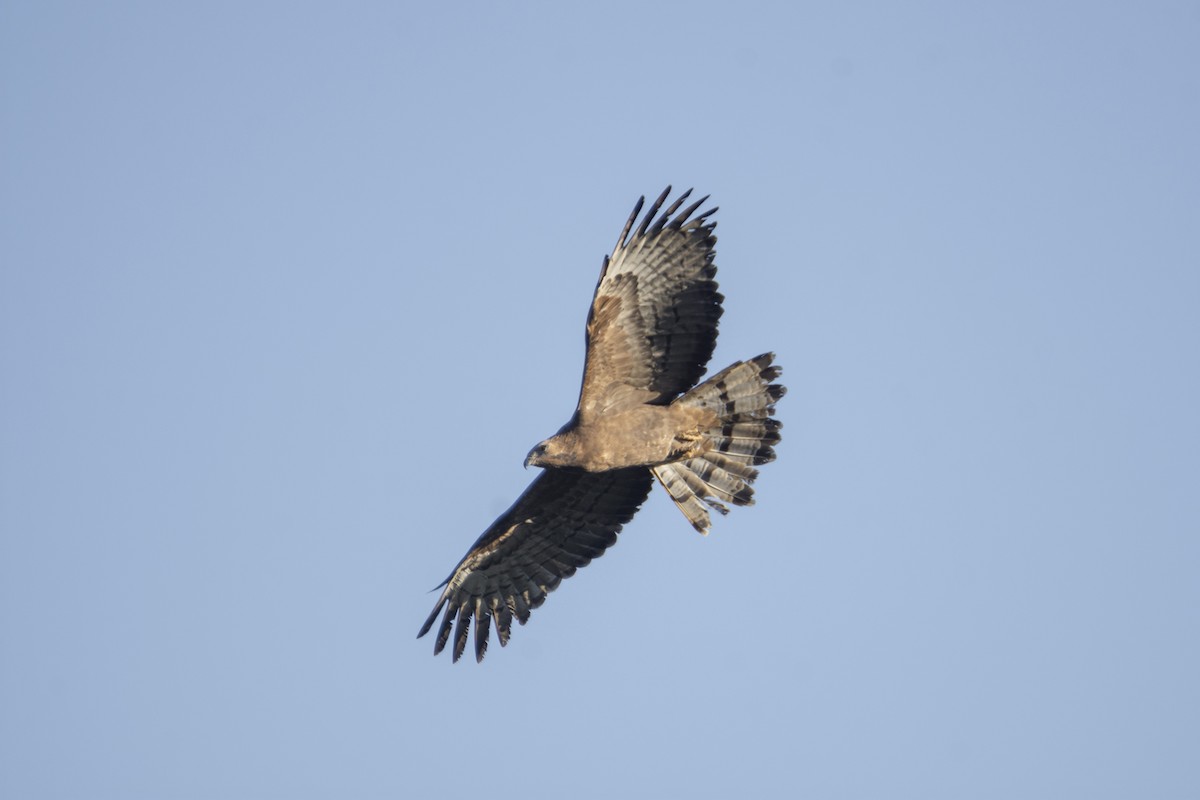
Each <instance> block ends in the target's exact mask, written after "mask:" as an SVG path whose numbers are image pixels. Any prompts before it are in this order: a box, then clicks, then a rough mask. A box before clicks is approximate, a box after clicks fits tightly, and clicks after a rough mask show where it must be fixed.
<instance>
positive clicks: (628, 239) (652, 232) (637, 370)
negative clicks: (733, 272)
mask: <svg viewBox="0 0 1200 800" xmlns="http://www.w3.org/2000/svg"><path fill="white" fill-rule="evenodd" d="M670 193H671V187H669V186H668V187H667V189H666V191H664V192H663V193H662V194H661V195H659V196H658V199H657V200H655V201H654V202H653V203H652V204H651V205H650V207H649V208H648V209H647V210H646V213H645V215H644V216H642V218H641V222H640V223H638V224H637V228H636V230H635V229H634V225H635V223H637V218H638V215H639V214H640V213H641V211H642V207H643V205H644V203H645V198H641V199H639V200H638V202H637V204H636V205H635V206H634V209H633V213H632V214H631V215H630V216H629V219H628V220H627V221H626V222H625V226H624V228H622V230H621V237H620V238H619V239H618V240H617V244H616V246H615V247H614V248H613V253H612V255H611V256H610V257H608V258H606V259H605V260H604V267H603V269H602V270H601V273H600V280H599V282H598V283H597V284H596V294H595V297H594V298H593V300H592V308H591V311H590V312H589V314H588V324H587V356H586V362H585V364H584V371H583V385H582V387H581V389H580V392H579V407H578V414H579V417H580V420H581V421H583V422H586V421H587V420H589V419H594V418H595V417H596V416H598V415H600V414H603V413H605V412H606V411H610V410H613V409H615V408H621V407H626V406H628V405H633V404H637V403H653V404H666V403H669V402H671V400H672V399H674V398H675V396H676V395H678V394H679V393H681V392H685V391H687V390H688V389H691V388H692V387H693V386H694V385H695V384H696V382H697V381H698V380H699V379H700V377H701V376H702V375H703V374H704V371H705V368H706V365H707V364H708V360H709V359H710V358H711V357H712V353H713V349H714V348H715V347H716V343H717V322H718V320H720V318H721V312H722V309H721V301H722V300H723V299H724V298H723V297H722V296H721V294H720V293H719V292H718V291H717V282H716V280H715V276H716V273H717V268H716V265H715V264H714V263H713V259H714V256H715V249H714V248H715V247H716V242H717V237H716V236H715V234H714V233H713V231H714V229H715V228H716V223H715V222H712V221H710V220H709V217H711V216H712V214H713V213H714V212H715V211H716V209H715V208H711V209H708V210H706V211H704V212H703V213H701V214H699V215H698V216H695V217H693V216H692V215H693V214H695V213H696V212H697V211H698V210H699V209H700V207H701V206H702V205H704V203H705V202H706V201H707V200H708V198H707V197H702V198H700V199H699V200H697V201H695V202H693V203H691V204H690V205H689V206H687V207H686V208H684V209H683V210H682V211H680V210H679V209H680V207H681V206H682V205H683V203H684V201H685V200H687V199H688V198H689V197H690V196H691V190H690V189H689V190H688V191H686V192H684V193H683V194H682V195H680V196H679V197H678V198H676V199H675V201H674V202H673V203H671V204H670V205H669V206H668V207H667V208H666V209H665V210H662V208H663V203H664V202H666V199H667V197H668V196H669V195H670ZM631 230H633V234H632V235H630V231H631Z"/></svg>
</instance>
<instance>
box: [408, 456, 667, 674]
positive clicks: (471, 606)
mask: <svg viewBox="0 0 1200 800" xmlns="http://www.w3.org/2000/svg"><path fill="white" fill-rule="evenodd" d="M651 482H652V477H651V474H650V472H649V470H646V469H644V468H642V467H636V468H633V469H624V470H615V471H612V472H600V473H590V472H582V471H574V470H557V469H554V470H545V471H543V472H542V474H541V475H539V476H538V477H537V478H535V479H534V481H533V483H531V484H530V485H529V488H528V489H526V490H525V492H524V494H522V495H521V497H520V498H519V499H518V500H517V502H516V503H514V504H513V506H512V508H510V509H509V510H508V511H506V512H504V513H503V514H501V515H500V518H499V519H497V520H496V521H495V522H494V523H492V525H491V527H489V528H488V529H487V530H486V531H484V533H483V535H482V536H480V537H479V540H478V541H476V542H475V544H474V545H473V546H472V547H471V549H470V550H469V551H468V552H467V554H466V555H465V556H464V557H463V559H462V561H460V562H459V564H458V566H457V567H456V568H455V570H454V572H453V573H451V575H450V577H449V578H447V579H446V581H445V583H443V587H444V588H443V589H442V593H441V596H440V597H439V598H438V602H437V605H436V606H435V607H434V609H433V611H432V613H430V615H429V618H428V619H427V620H425V624H424V625H422V626H421V630H420V632H419V633H418V634H417V637H418V638H420V637H422V636H424V635H425V634H426V633H428V632H429V630H430V629H431V628H432V627H433V624H434V622H435V621H436V620H437V618H438V615H439V614H441V615H442V622H441V626H440V628H439V629H438V635H437V638H436V640H435V641H434V646H433V652H434V653H435V654H436V653H440V652H441V651H442V649H443V648H444V647H445V646H446V644H447V643H448V642H449V641H450V638H451V634H453V639H454V643H453V648H452V653H453V658H454V660H455V661H457V660H458V659H459V658H460V657H461V656H462V654H463V653H464V652H465V651H466V647H467V640H468V638H469V630H470V628H471V626H472V622H474V627H475V659H476V660H477V661H482V660H483V656H484V654H485V653H486V651H487V644H488V631H489V628H490V627H491V625H492V623H493V621H494V623H495V627H496V629H497V636H498V637H499V639H500V644H501V645H504V644H507V643H508V637H509V634H510V632H511V625H512V619H513V617H516V619H517V621H518V622H519V623H521V624H522V625H524V624H525V622H526V621H528V619H529V612H530V609H533V608H537V607H538V606H540V605H541V604H542V603H543V602H544V601H545V599H546V595H547V593H549V592H551V591H553V590H554V589H555V587H557V586H558V584H559V583H561V582H562V580H563V579H564V578H569V577H570V576H572V575H574V574H575V571H576V570H577V569H579V568H580V567H584V566H587V565H588V564H589V563H591V561H592V559H594V558H598V557H599V556H601V555H603V554H604V551H605V550H606V549H608V548H609V547H611V546H612V545H613V544H614V543H615V542H616V540H617V533H618V532H619V531H620V530H621V526H622V525H624V524H625V523H626V522H629V520H630V519H632V518H633V515H634V513H635V512H636V511H637V510H638V508H639V507H640V506H641V504H642V503H643V502H644V501H645V499H646V495H647V494H649V492H650V487H651ZM472 618H473V619H472Z"/></svg>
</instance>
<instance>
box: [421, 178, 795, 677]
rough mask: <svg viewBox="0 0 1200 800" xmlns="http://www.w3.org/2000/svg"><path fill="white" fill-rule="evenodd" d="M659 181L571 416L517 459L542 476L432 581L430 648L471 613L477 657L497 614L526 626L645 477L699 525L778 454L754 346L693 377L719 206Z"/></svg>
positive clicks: (711, 305)
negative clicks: (438, 585)
mask: <svg viewBox="0 0 1200 800" xmlns="http://www.w3.org/2000/svg"><path fill="white" fill-rule="evenodd" d="M670 193H671V188H670V187H667V189H666V191H664V192H663V193H662V194H661V195H660V196H659V198H658V199H657V200H656V201H655V202H654V203H653V204H652V205H651V206H650V208H649V210H648V211H647V212H646V215H645V216H644V217H643V218H642V220H641V223H640V224H639V225H638V227H637V230H633V226H634V224H635V223H637V219H638V214H639V213H640V212H641V209H642V206H643V204H644V202H645V198H641V199H639V200H638V202H637V205H636V206H634V209H633V213H632V214H631V215H630V216H629V220H628V221H627V222H626V223H625V228H624V229H623V230H622V231H621V236H620V238H619V239H618V240H617V245H616V247H615V248H613V254H612V256H611V257H609V258H606V259H605V260H604V267H603V269H602V270H601V272H600V280H599V282H598V283H597V284H596V294H595V298H594V299H593V301H592V308H591V311H590V313H589V314H588V320H587V352H586V357H585V358H586V361H585V363H584V370H583V385H582V387H581V388H580V392H579V403H578V405H577V406H576V409H575V414H574V416H572V417H571V420H570V421H569V422H568V423H567V424H566V425H564V426H563V427H562V429H561V430H560V431H559V432H558V433H557V434H555V435H554V436H552V437H550V438H549V439H547V440H545V441H544V442H542V443H540V444H538V445H537V446H536V447H534V448H533V450H531V451H530V453H529V456H528V457H527V458H526V460H525V464H526V466H529V465H534V466H539V467H543V468H544V470H543V472H542V474H541V475H539V476H538V477H537V478H536V479H534V481H533V483H532V484H530V486H529V488H528V489H526V490H525V493H524V494H522V495H521V497H520V498H518V499H517V502H516V503H514V504H513V506H512V508H510V509H509V510H508V511H506V512H504V513H503V514H502V515H500V518H499V519H497V520H496V521H495V522H494V523H492V525H491V527H489V528H488V529H487V530H486V531H484V533H483V535H482V536H480V537H479V539H478V540H477V541H476V542H475V544H474V545H473V546H472V547H471V549H470V550H469V551H468V552H467V554H466V556H464V557H463V559H462V561H460V562H459V564H458V566H457V567H455V569H454V572H453V573H451V574H450V577H448V578H447V579H446V580H445V582H444V583H443V584H442V586H443V588H442V592H441V595H440V596H439V598H438V602H437V605H436V606H435V607H434V609H433V612H432V613H431V614H430V615H429V618H428V619H427V620H425V624H424V625H422V626H421V630H420V632H419V633H418V634H417V637H418V638H420V637H422V636H424V635H425V634H426V633H428V632H429V631H430V629H431V628H432V627H433V624H434V622H436V621H437V617H438V614H439V613H441V614H442V620H441V624H440V626H439V627H438V633H437V637H436V639H435V642H434V649H433V651H434V653H435V654H436V653H440V652H441V651H442V649H443V648H444V647H445V646H446V644H447V643H448V642H449V641H450V639H451V634H453V639H454V646H453V648H452V653H453V658H454V660H455V661H457V660H458V659H459V657H460V656H462V654H463V652H464V651H465V649H466V646H467V639H468V638H469V636H470V629H471V626H472V624H474V628H475V637H474V639H475V659H476V660H477V661H482V660H483V656H484V653H485V652H486V651H487V645H488V635H489V630H490V628H491V627H492V626H493V625H494V626H495V628H496V635H497V637H498V638H499V640H500V644H501V645H505V644H507V643H508V638H509V635H510V633H511V630H512V621H513V619H514V618H516V620H517V621H518V622H520V623H521V624H522V625H523V624H525V622H526V621H527V620H528V619H529V612H530V610H531V609H534V608H537V607H538V606H540V605H541V604H542V603H543V602H544V601H545V599H546V595H547V594H548V593H549V592H551V591H553V590H554V589H555V588H556V587H557V586H558V584H559V583H560V582H561V581H562V579H563V578H569V577H570V576H571V575H574V574H575V570H577V569H578V568H580V567H582V566H586V565H587V564H588V563H590V562H591V560H592V559H593V558H598V557H599V556H601V555H603V554H604V551H605V550H606V549H607V548H609V547H611V546H612V545H613V544H614V543H615V542H616V541H617V533H618V532H620V530H621V526H623V525H624V524H625V523H626V522H629V520H630V519H632V518H633V515H634V513H636V512H637V510H638V508H639V507H640V506H641V504H642V503H643V502H644V501H645V499H646V497H647V496H648V495H649V493H650V488H651V484H652V477H651V476H654V477H656V478H658V480H659V482H661V483H662V485H663V487H664V488H665V489H666V490H667V494H668V495H670V497H671V499H672V500H674V501H675V504H676V505H677V506H678V507H679V510H680V511H682V512H683V514H684V516H685V517H687V519H688V521H689V522H690V523H691V524H692V526H693V527H694V528H695V529H696V530H698V531H700V532H701V533H707V532H708V528H709V525H710V519H709V514H708V509H709V508H713V509H716V510H717V511H719V512H720V513H722V514H725V513H728V511H729V509H728V507H727V506H726V505H725V504H726V503H732V504H734V505H742V506H744V505H751V504H752V503H753V502H754V499H753V495H754V490H753V489H752V488H751V484H752V483H753V481H754V479H755V478H756V477H757V476H758V470H756V469H755V467H756V466H759V465H761V464H765V463H767V462H769V461H773V460H774V459H775V450H774V449H773V446H774V445H775V444H777V443H778V442H779V438H780V437H779V429H780V428H781V427H782V425H781V423H780V422H779V421H778V420H776V419H774V416H773V415H774V413H775V402H776V401H777V400H778V399H779V398H780V397H782V396H783V394H784V391H785V390H784V387H783V386H781V385H779V384H776V383H773V382H772V381H774V380H775V379H776V378H778V377H779V374H780V368H779V367H777V366H774V365H773V364H772V361H773V359H774V354H773V353H765V354H763V355H761V356H758V357H757V358H753V359H750V360H749V361H744V362H743V361H739V362H737V363H735V364H732V365H730V366H729V367H726V368H725V369H724V370H722V371H721V372H719V373H717V374H716V375H714V376H713V377H711V378H709V379H708V380H707V381H705V382H704V383H701V384H699V385H696V382H697V381H698V380H699V379H700V377H701V376H702V375H703V374H704V370H705V367H706V365H707V364H708V360H709V358H711V357H712V353H713V348H714V347H715V346H716V341H717V321H718V320H719V319H720V318H721V313H722V309H721V301H722V300H723V299H724V298H723V297H722V296H721V295H720V293H719V292H718V291H717V283H716V281H715V280H714V277H715V276H716V273H717V268H716V265H715V264H714V263H713V257H714V247H715V245H716V241H717V238H716V236H714V235H713V230H714V229H715V228H716V223H715V222H713V221H711V220H710V219H709V218H710V217H711V216H712V215H713V214H714V213H715V212H716V208H711V209H709V210H707V211H704V212H703V213H700V214H698V215H696V216H695V217H693V216H692V215H693V214H695V212H696V211H697V209H699V208H700V207H701V206H702V205H703V204H704V202H705V201H706V200H707V199H708V198H707V197H705V198H701V199H700V200H698V201H696V202H694V203H692V204H691V205H689V206H687V207H686V208H683V210H680V209H681V207H682V206H683V203H684V201H685V200H687V198H688V197H689V196H690V195H691V190H688V191H687V192H684V193H683V194H682V195H681V196H680V197H679V198H677V199H676V200H675V202H673V203H672V204H671V205H670V206H669V207H667V208H665V209H664V208H663V203H664V202H665V201H666V199H667V197H668V195H670ZM660 212H661V213H660ZM631 232H632V233H631ZM443 609H445V610H444V613H443Z"/></svg>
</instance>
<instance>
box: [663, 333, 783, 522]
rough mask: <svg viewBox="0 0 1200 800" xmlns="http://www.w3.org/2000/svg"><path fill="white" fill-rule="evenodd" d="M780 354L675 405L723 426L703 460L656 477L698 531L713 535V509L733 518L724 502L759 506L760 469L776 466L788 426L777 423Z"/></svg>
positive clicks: (736, 367) (740, 365)
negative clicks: (755, 484) (708, 415)
mask: <svg viewBox="0 0 1200 800" xmlns="http://www.w3.org/2000/svg"><path fill="white" fill-rule="evenodd" d="M774 358H775V354H774V353H764V354H763V355H761V356H758V357H757V358H752V359H750V360H749V361H739V362H737V363H735V364H732V365H730V366H729V367H727V368H725V369H724V370H722V371H721V372H719V373H717V374H716V375H714V376H712V377H711V378H709V379H708V380H707V381H705V382H704V383H702V384H700V385H699V386H697V387H696V388H694V389H692V390H691V391H689V392H688V393H686V394H684V395H682V396H681V397H679V398H677V399H676V400H675V402H676V403H680V404H683V405H687V406H692V407H697V408H705V409H708V410H709V411H712V412H713V413H714V414H716V415H717V417H718V418H719V421H720V424H719V425H717V426H714V427H713V428H711V429H710V430H708V431H705V432H704V444H703V445H702V446H701V448H700V450H699V452H698V454H697V455H695V456H693V457H690V458H687V459H684V460H682V461H675V462H672V463H670V464H663V465H660V466H658V467H655V468H654V474H655V476H657V477H658V479H659V481H660V482H661V483H662V485H663V488H665V489H666V490H667V494H669V495H670V496H671V499H672V500H674V501H675V505H677V506H678V507H679V510H680V511H682V512H683V515H684V516H685V517H687V519H688V521H689V522H691V523H692V527H694V528H695V529H696V530H698V531H700V533H708V529H709V526H710V525H711V521H710V519H709V515H708V510H707V509H706V508H705V506H706V505H707V506H708V507H710V508H714V509H716V510H717V511H719V512H720V513H722V514H727V513H729V509H728V507H726V506H725V505H724V503H722V502H721V501H724V502H726V503H732V504H733V505H738V506H748V505H753V503H754V489H753V488H752V487H751V484H752V483H753V482H754V479H755V478H757V477H758V470H756V469H754V467H755V466H759V465H761V464H767V463H769V462H771V461H774V460H775V449H774V445H776V444H778V443H779V441H780V438H781V437H780V435H779V429H780V428H782V427H783V424H782V423H781V422H779V420H777V419H774V416H773V415H774V413H775V403H776V402H777V401H778V400H779V398H781V397H783V395H784V393H785V392H786V391H787V390H786V389H785V388H784V387H783V386H782V385H780V384H777V383H772V382H771V381H773V380H775V379H776V378H778V377H779V376H780V374H782V372H783V370H782V369H781V368H780V367H778V366H776V365H774V364H772V361H773V360H774Z"/></svg>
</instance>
